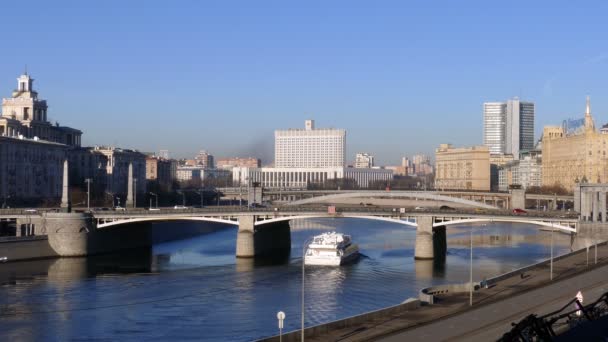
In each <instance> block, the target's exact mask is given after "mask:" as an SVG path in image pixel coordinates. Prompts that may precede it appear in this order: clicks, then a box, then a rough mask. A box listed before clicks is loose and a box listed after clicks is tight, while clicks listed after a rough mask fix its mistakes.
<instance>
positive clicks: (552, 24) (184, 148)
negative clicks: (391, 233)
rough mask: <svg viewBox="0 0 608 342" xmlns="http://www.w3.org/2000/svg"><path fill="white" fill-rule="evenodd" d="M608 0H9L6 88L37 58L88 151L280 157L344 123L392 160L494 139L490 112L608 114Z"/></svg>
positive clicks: (44, 87)
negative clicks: (299, 132)
mask: <svg viewBox="0 0 608 342" xmlns="http://www.w3.org/2000/svg"><path fill="white" fill-rule="evenodd" d="M607 13H608V2H606V1H585V2H575V1H502V2H495V1H487V0H486V1H445V2H439V1H353V0H348V1H327V0H324V1H299V2H295V1H229V0H226V1H196V0H192V1H178V0H176V1H151V0H147V1H131V0H130V1H124V0H120V1H108V0H104V1H60V0H54V1H31V0H29V1H5V2H3V3H2V8H1V10H0V27H1V28H2V29H1V30H2V33H3V34H2V44H1V45H0V95H1V96H2V97H7V96H10V92H11V91H12V89H14V88H15V85H16V80H15V78H16V77H17V76H18V75H19V74H20V73H21V72H22V71H23V68H24V65H25V64H27V66H28V70H29V72H30V74H31V75H33V77H34V78H35V79H37V81H36V84H35V85H36V86H37V88H38V90H39V92H40V96H41V97H42V98H44V99H47V100H48V102H49V116H50V117H51V118H52V119H53V120H57V121H59V122H60V123H61V124H62V125H68V126H71V127H76V128H80V129H82V130H83V131H84V138H83V142H84V144H87V145H94V144H105V145H115V146H121V147H130V148H137V149H140V150H143V151H158V150H159V149H169V150H170V152H171V154H172V156H174V157H182V156H189V155H192V154H194V153H195V152H196V151H197V150H199V149H207V150H209V151H210V152H211V153H213V154H214V155H215V156H216V157H222V156H232V155H243V156H245V155H256V156H259V157H262V158H263V159H264V161H265V162H267V161H269V159H272V154H273V143H274V142H273V139H274V137H273V131H274V129H277V128H290V127H291V128H293V127H303V125H304V120H305V119H307V118H312V119H315V120H316V125H317V126H318V127H336V128H345V129H346V130H347V145H348V151H347V153H348V155H347V159H348V160H352V159H354V154H355V153H356V152H358V151H361V152H369V153H372V154H374V155H376V158H377V160H379V161H380V162H381V163H383V164H389V165H391V164H398V163H399V160H400V157H401V156H402V155H410V154H413V153H416V152H424V153H428V154H432V153H433V150H434V148H435V147H436V146H437V145H438V144H439V143H442V142H449V143H453V144H455V145H459V146H463V145H473V144H480V143H481V142H482V104H483V102H484V101H502V100H506V99H508V98H510V97H513V96H519V97H520V98H521V99H523V100H529V101H534V102H535V103H536V132H537V138H538V137H539V136H540V132H541V131H542V126H543V125H546V124H559V123H560V122H561V120H563V119H564V118H566V117H576V116H580V115H582V113H583V112H584V106H585V95H587V94H588V95H590V96H591V104H592V112H593V114H594V117H595V120H596V124H603V123H605V122H606V121H608V117H607V116H606V114H608V97H607V96H606V94H608V82H607V81H606V80H607V75H608V73H607V72H608V32H607V31H608V25H607V24H606V15H607Z"/></svg>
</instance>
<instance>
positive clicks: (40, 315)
mask: <svg viewBox="0 0 608 342" xmlns="http://www.w3.org/2000/svg"><path fill="white" fill-rule="evenodd" d="M291 226H292V251H291V256H290V257H289V258H285V259H281V260H266V261H253V260H245V259H236V258H235V256H234V255H235V243H236V228H232V227H221V228H218V229H216V230H214V231H212V232H210V233H207V234H204V235H200V236H197V237H194V238H190V239H186V240H179V241H173V242H168V243H159V244H156V245H154V246H153V247H152V248H151V249H145V250H132V251H128V252H123V253H120V254H112V255H104V256H95V257H90V258H61V259H47V260H37V261H27V262H15V263H5V264H0V340H3V341H38V340H93V339H94V340H99V341H106V340H107V341H110V340H121V341H144V340H145V341H165V340H168V339H172V340H176V341H178V340H179V341H182V340H206V341H248V340H254V339H259V338H262V337H267V336H271V335H274V334H278V329H277V320H276V313H277V312H278V311H280V310H281V311H284V312H285V314H286V319H285V331H290V330H294V329H298V328H299V326H300V317H301V316H300V305H301V302H300V298H301V297H300V291H301V276H302V275H301V253H302V243H303V242H304V241H305V240H306V239H307V238H309V237H311V236H313V235H316V234H320V233H321V232H325V231H330V230H335V231H338V232H343V233H348V234H350V235H352V237H353V240H354V241H355V242H356V243H358V244H359V247H360V251H361V253H362V254H363V255H362V257H361V258H360V259H359V260H358V262H356V263H353V264H350V265H345V266H342V267H333V268H332V267H307V268H306V287H305V296H306V301H305V303H306V325H307V326H309V325H314V324H319V323H323V322H328V321H332V320H335V319H339V318H344V317H348V316H351V315H356V314H360V313H363V312H367V311H370V310H375V309H379V308H383V307H387V306H391V305H395V304H399V303H401V302H402V301H404V300H405V299H407V298H410V297H417V296H418V291H419V290H420V289H421V288H423V287H426V286H430V285H436V284H443V283H457V282H466V281H468V279H469V257H470V254H469V244H470V236H471V235H470V234H471V231H472V232H473V233H472V239H473V245H474V248H473V272H474V275H473V277H474V280H481V279H482V278H484V277H488V278H489V277H491V276H494V275H498V274H501V273H505V272H508V271H511V270H513V269H516V268H519V267H522V266H526V265H529V264H531V263H534V262H537V261H540V260H542V259H546V258H548V257H549V256H550V246H551V243H550V241H551V238H550V234H551V232H548V231H541V230H539V229H538V228H537V227H536V226H526V225H521V224H506V223H500V224H498V223H496V224H487V225H474V226H454V227H449V228H448V230H447V240H448V250H447V256H446V258H445V262H434V261H415V260H414V242H415V235H416V234H415V230H414V229H412V228H411V227H407V226H403V225H399V224H393V223H386V222H379V221H369V220H359V219H314V220H295V221H292V222H291ZM170 228H171V229H179V223H173V224H171V226H170ZM553 237H554V239H553V240H554V244H553V245H554V254H555V255H559V254H564V253H566V252H569V251H570V249H571V238H570V235H567V234H561V233H557V232H555V233H554V236H553Z"/></svg>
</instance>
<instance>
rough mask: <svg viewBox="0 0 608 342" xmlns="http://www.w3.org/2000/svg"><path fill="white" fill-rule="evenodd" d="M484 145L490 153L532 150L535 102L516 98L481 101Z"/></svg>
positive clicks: (512, 152)
mask: <svg viewBox="0 0 608 342" xmlns="http://www.w3.org/2000/svg"><path fill="white" fill-rule="evenodd" d="M483 144H484V145H485V146H488V148H489V150H490V154H512V155H514V156H515V157H516V158H517V157H518V156H519V152H520V151H530V150H532V149H534V103H533V102H524V101H520V100H519V99H518V98H514V99H512V100H508V101H507V102H486V103H484V104H483Z"/></svg>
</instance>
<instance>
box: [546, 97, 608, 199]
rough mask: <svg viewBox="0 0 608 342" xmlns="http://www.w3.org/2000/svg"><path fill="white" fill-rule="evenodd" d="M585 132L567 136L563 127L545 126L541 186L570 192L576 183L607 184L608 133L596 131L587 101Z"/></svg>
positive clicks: (606, 131)
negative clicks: (607, 151)
mask: <svg viewBox="0 0 608 342" xmlns="http://www.w3.org/2000/svg"><path fill="white" fill-rule="evenodd" d="M584 118H585V119H584V129H583V130H580V132H578V133H577V134H570V135H568V134H566V132H565V131H564V128H563V127H562V126H546V127H544V129H543V138H542V184H543V185H549V186H550V185H556V184H557V185H562V186H564V187H565V188H566V189H568V190H572V189H573V188H574V185H575V184H576V183H578V182H588V183H607V182H608V158H607V157H606V150H607V149H608V134H606V133H608V130H600V131H598V130H596V129H595V122H594V120H593V116H592V115H591V103H590V100H589V97H587V104H586V108H585V116H584Z"/></svg>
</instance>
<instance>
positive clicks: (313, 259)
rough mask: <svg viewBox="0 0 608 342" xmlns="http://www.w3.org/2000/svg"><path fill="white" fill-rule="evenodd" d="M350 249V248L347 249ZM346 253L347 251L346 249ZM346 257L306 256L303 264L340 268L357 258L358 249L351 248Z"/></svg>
mask: <svg viewBox="0 0 608 342" xmlns="http://www.w3.org/2000/svg"><path fill="white" fill-rule="evenodd" d="M349 249H351V248H349ZM347 251H348V249H347ZM348 252H349V253H348V254H346V255H342V256H338V255H306V256H305V257H304V264H306V265H317V266H340V265H344V264H346V263H348V262H351V261H354V260H356V259H357V258H358V257H359V248H358V247H355V248H352V249H351V250H350V251H348Z"/></svg>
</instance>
